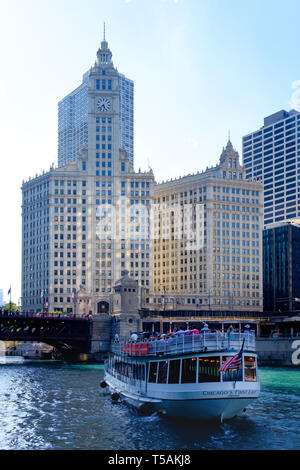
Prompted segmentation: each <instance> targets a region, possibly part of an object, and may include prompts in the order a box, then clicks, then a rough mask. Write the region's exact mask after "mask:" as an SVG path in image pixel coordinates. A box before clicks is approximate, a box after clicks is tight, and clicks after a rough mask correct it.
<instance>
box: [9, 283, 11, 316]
mask: <svg viewBox="0 0 300 470" xmlns="http://www.w3.org/2000/svg"><path fill="white" fill-rule="evenodd" d="M9 305H10V314H11V286H10V288H9Z"/></svg>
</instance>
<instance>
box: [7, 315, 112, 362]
mask: <svg viewBox="0 0 300 470" xmlns="http://www.w3.org/2000/svg"><path fill="white" fill-rule="evenodd" d="M110 335H111V319H110V318H108V316H105V317H104V318H102V316H96V317H94V318H91V316H86V317H76V316H75V315H51V314H49V313H34V314H32V313H30V314H26V313H21V314H18V313H11V314H9V313H4V314H2V315H1V314H0V341H31V342H34V341H37V342H43V343H46V344H49V345H50V346H54V347H55V348H56V349H57V350H58V351H59V352H60V353H61V355H62V357H63V358H64V359H66V360H71V361H72V360H78V359H79V358H80V356H82V355H85V356H88V355H91V354H93V353H101V352H105V351H107V350H108V344H107V343H109V341H110Z"/></svg>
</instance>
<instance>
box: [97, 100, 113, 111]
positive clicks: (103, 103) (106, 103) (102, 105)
mask: <svg viewBox="0 0 300 470" xmlns="http://www.w3.org/2000/svg"><path fill="white" fill-rule="evenodd" d="M110 107H111V102H110V99H108V98H99V99H98V101H97V108H98V109H99V111H101V112H102V113H104V112H105V111H109V110H110Z"/></svg>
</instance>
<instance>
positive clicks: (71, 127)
mask: <svg viewBox="0 0 300 470" xmlns="http://www.w3.org/2000/svg"><path fill="white" fill-rule="evenodd" d="M90 73H91V70H89V71H87V72H86V73H85V74H84V75H83V77H82V84H81V85H80V86H79V87H77V88H76V89H75V90H74V91H72V92H71V93H69V94H68V95H67V96H66V97H65V98H63V99H62V100H61V101H60V102H59V103H58V166H59V167H61V166H64V165H66V164H67V163H69V162H71V161H75V160H76V159H77V157H78V154H79V152H80V151H81V150H82V148H83V147H87V146H88V84H89V77H90ZM117 75H118V81H119V90H120V148H121V149H124V150H126V153H127V154H128V156H129V160H130V162H131V163H132V164H133V157H134V82H133V81H132V80H130V79H129V78H126V77H125V75H123V74H121V73H118V74H117ZM104 86H108V85H107V84H106V81H105V80H102V82H100V83H99V88H98V89H99V90H105V88H103V87H104Z"/></svg>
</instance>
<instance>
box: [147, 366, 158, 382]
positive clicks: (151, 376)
mask: <svg viewBox="0 0 300 470" xmlns="http://www.w3.org/2000/svg"><path fill="white" fill-rule="evenodd" d="M156 376H157V362H150V370H149V382H152V383H156Z"/></svg>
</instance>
